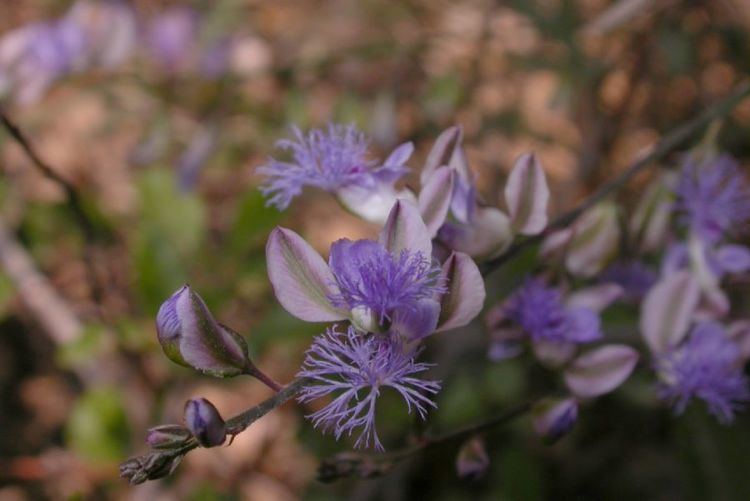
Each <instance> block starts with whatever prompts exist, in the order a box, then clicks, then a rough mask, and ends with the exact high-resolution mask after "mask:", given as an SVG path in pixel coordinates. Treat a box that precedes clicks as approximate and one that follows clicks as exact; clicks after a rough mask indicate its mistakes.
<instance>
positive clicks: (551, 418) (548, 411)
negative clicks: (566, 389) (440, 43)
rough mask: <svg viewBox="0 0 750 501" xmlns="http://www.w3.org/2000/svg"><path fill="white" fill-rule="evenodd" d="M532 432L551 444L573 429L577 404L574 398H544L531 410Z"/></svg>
mask: <svg viewBox="0 0 750 501" xmlns="http://www.w3.org/2000/svg"><path fill="white" fill-rule="evenodd" d="M531 416H532V422H533V425H534V431H535V432H536V434H537V435H538V436H540V437H541V438H543V439H544V440H545V441H547V442H549V443H552V442H555V441H556V440H558V439H560V438H561V437H563V436H564V435H567V433H568V432H569V431H570V430H571V429H572V428H573V426H574V425H575V424H576V421H577V420H578V402H577V401H576V399H574V398H565V399H557V398H545V399H542V400H540V401H539V402H537V403H536V404H535V405H534V407H533V408H532V410H531Z"/></svg>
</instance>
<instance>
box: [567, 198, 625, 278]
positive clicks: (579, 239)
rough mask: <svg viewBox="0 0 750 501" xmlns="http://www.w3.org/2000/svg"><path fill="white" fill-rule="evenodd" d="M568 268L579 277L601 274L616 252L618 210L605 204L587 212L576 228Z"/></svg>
mask: <svg viewBox="0 0 750 501" xmlns="http://www.w3.org/2000/svg"><path fill="white" fill-rule="evenodd" d="M573 228H574V232H575V233H574V235H573V239H572V240H571V241H570V245H569V247H568V255H567V257H566V259H565V265H566V267H567V268H568V270H569V271H570V272H571V273H572V274H574V275H577V276H582V277H591V276H594V275H595V274H596V273H598V272H600V271H601V270H602V269H603V268H604V267H605V266H606V265H607V264H608V263H609V261H610V260H611V258H612V257H613V256H614V255H615V253H616V252H617V246H618V245H619V242H620V227H619V225H618V222H617V207H616V206H615V204H614V203H612V202H602V203H600V204H598V205H596V206H595V207H593V208H592V209H589V210H588V211H586V212H585V213H584V214H583V215H582V216H581V217H580V218H579V219H578V221H576V223H575V224H574V225H573Z"/></svg>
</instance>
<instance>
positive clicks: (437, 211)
mask: <svg viewBox="0 0 750 501" xmlns="http://www.w3.org/2000/svg"><path fill="white" fill-rule="evenodd" d="M454 178H455V171H454V170H453V169H451V168H450V167H440V168H439V169H438V170H436V171H435V174H434V175H433V176H432V177H431V178H430V179H429V181H428V182H427V184H426V185H425V186H424V187H423V188H422V191H421V192H419V212H420V213H421V214H422V218H423V219H424V222H425V224H426V225H427V229H428V230H429V232H430V236H431V237H432V238H434V237H435V236H436V235H437V232H438V230H439V229H440V227H441V226H443V223H444V222H445V218H446V216H447V215H448V211H449V210H450V208H451V196H452V194H453V182H454Z"/></svg>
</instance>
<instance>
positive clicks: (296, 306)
mask: <svg viewBox="0 0 750 501" xmlns="http://www.w3.org/2000/svg"><path fill="white" fill-rule="evenodd" d="M266 260H267V263H268V278H269V279H270V280H271V285H272V286H273V290H274V293H275V294H276V298H277V299H278V300H279V303H281V305H282V306H283V307H284V308H285V309H286V310H287V311H288V312H289V313H291V314H292V315H294V316H295V317H297V318H300V319H302V320H305V321H307V322H334V321H336V320H344V319H346V318H347V315H346V313H345V312H344V311H343V310H340V309H337V308H334V307H333V306H332V305H331V302H330V300H329V298H330V297H331V296H334V295H335V294H337V293H338V290H337V289H336V287H335V285H334V284H335V282H334V278H333V274H332V273H331V271H330V270H329V269H328V266H327V265H326V262H325V261H324V260H323V258H322V257H320V254H318V253H317V252H315V249H313V248H312V247H311V246H310V244H308V243H307V242H305V240H304V239H303V238H302V237H301V236H299V235H298V234H297V233H295V232H293V231H292V230H288V229H286V228H281V227H277V228H276V229H274V230H273V231H272V232H271V235H270V236H269V238H268V243H267V244H266Z"/></svg>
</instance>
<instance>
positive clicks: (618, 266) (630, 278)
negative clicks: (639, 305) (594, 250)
mask: <svg viewBox="0 0 750 501" xmlns="http://www.w3.org/2000/svg"><path fill="white" fill-rule="evenodd" d="M656 279H657V275H656V272H655V271H654V270H652V269H651V268H649V267H648V266H646V265H645V264H644V263H642V262H640V261H619V262H616V263H613V264H611V265H610V266H608V267H607V268H606V269H605V270H604V271H603V272H602V273H601V275H600V276H599V280H600V281H601V282H602V283H615V284H617V285H619V286H620V287H622V291H623V296H622V298H623V299H625V300H626V301H631V302H638V301H640V300H641V299H643V297H644V296H645V295H646V293H647V292H648V291H649V289H650V288H651V287H652V286H653V285H654V284H655V283H656Z"/></svg>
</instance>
